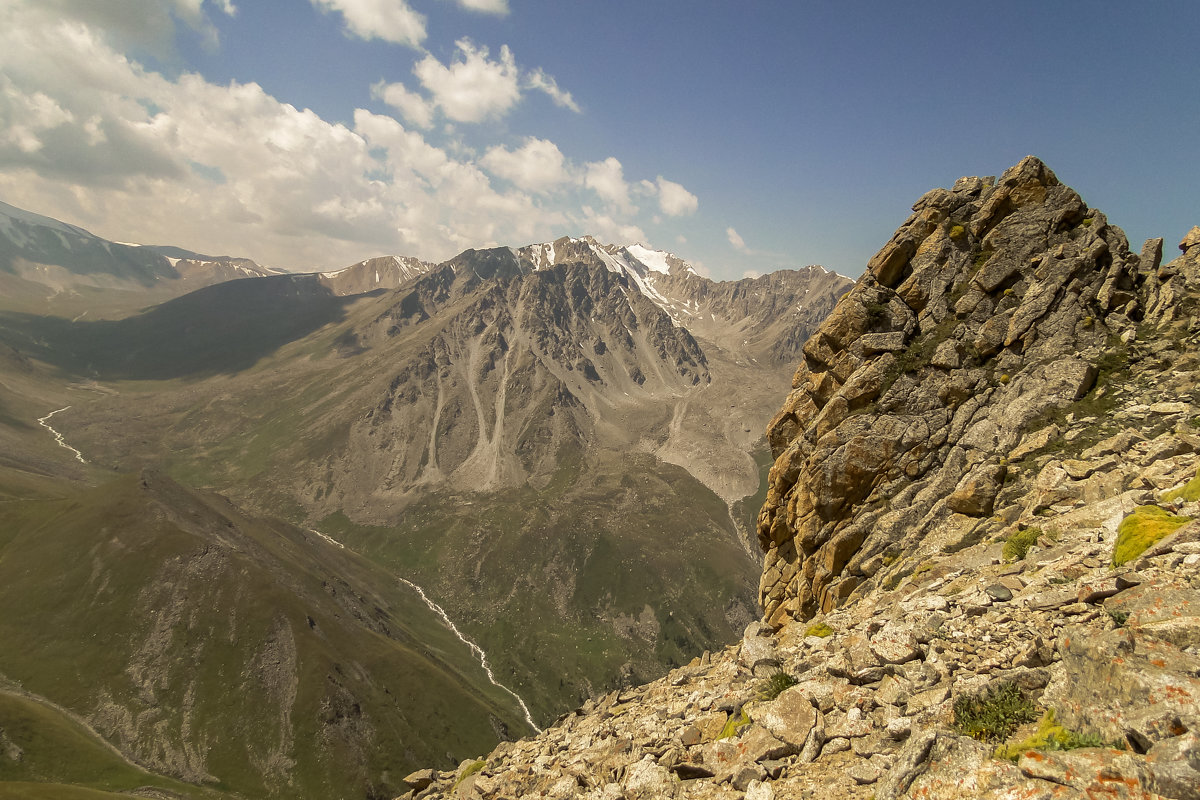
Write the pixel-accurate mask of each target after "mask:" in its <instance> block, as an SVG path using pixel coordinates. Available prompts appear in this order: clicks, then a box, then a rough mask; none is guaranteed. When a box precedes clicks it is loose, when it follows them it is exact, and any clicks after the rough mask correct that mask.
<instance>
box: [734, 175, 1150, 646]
mask: <svg viewBox="0 0 1200 800" xmlns="http://www.w3.org/2000/svg"><path fill="white" fill-rule="evenodd" d="M913 211H914V213H913V215H912V216H911V217H910V218H909V219H908V221H907V222H905V224H904V225H903V226H902V227H901V228H900V229H899V230H898V231H897V232H896V234H895V235H894V236H893V237H892V240H891V241H890V242H888V244H887V245H885V246H884V247H883V249H882V250H880V251H879V252H878V253H877V254H876V255H875V256H874V257H873V258H872V259H871V261H870V263H869V264H868V266H867V271H866V273H865V274H864V275H863V277H862V278H861V279H860V280H859V282H858V284H857V285H856V286H855V287H854V289H853V290H851V291H850V293H848V294H847V295H846V296H845V297H844V298H843V299H842V300H841V301H840V302H839V303H838V305H837V307H836V308H835V309H834V311H833V313H832V314H831V315H830V316H829V318H828V319H827V320H826V321H825V323H824V324H823V325H822V326H821V327H820V328H819V329H818V331H817V333H816V334H815V335H814V336H813V337H812V338H810V339H809V340H808V342H807V344H806V345H805V347H804V361H803V363H802V364H801V365H800V368H799V369H798V370H797V371H796V374H795V376H794V378H793V381H792V385H793V387H794V388H793V391H792V392H791V394H790V395H789V396H788V398H787V401H786V402H785V404H784V407H783V409H782V410H781V411H780V412H779V414H778V415H777V416H776V417H775V419H774V420H772V422H771V424H770V425H769V427H768V431H767V435H768V438H769V440H770V443H771V447H772V450H773V453H774V455H775V456H776V461H775V465H774V466H773V467H772V469H771V474H770V489H769V492H768V495H767V501H766V504H765V505H764V507H763V509H762V511H761V513H760V516H759V522H758V536H759V542H760V544H761V545H762V547H763V549H764V550H765V551H766V554H767V556H766V569H765V571H764V574H763V578H762V582H761V587H760V595H761V602H762V604H763V607H764V609H765V611H766V615H767V618H768V620H769V621H771V622H772V623H774V624H780V623H781V622H782V621H784V620H785V619H786V618H789V617H802V618H804V617H811V616H813V615H814V614H817V613H819V612H822V611H825V612H829V611H832V610H833V609H835V608H837V607H838V606H839V605H841V604H843V603H844V602H845V601H846V600H847V598H848V597H850V596H851V595H852V594H854V593H855V592H856V591H857V592H858V593H859V594H860V595H861V594H863V593H864V592H865V591H867V590H868V589H870V588H871V587H874V586H878V585H880V584H882V583H884V582H886V581H887V580H889V578H891V577H893V576H894V575H896V574H898V573H899V571H901V570H903V569H905V568H906V567H905V564H904V562H905V561H906V560H908V559H911V558H912V557H913V556H914V554H915V553H916V552H917V551H918V550H919V549H920V548H921V547H922V546H923V545H926V546H927V545H928V544H929V543H928V541H927V540H928V537H929V535H930V533H931V532H932V531H934V530H935V529H936V528H938V527H939V526H941V525H943V523H945V522H946V521H947V520H950V519H951V518H961V524H962V525H970V524H971V520H973V519H977V518H980V517H986V516H988V515H990V514H992V512H993V510H994V505H995V498H996V495H997V493H998V492H999V491H1000V489H1001V487H1002V486H1003V484H1004V481H1005V479H1006V467H1005V460H1006V459H1007V457H1008V456H1009V454H1010V453H1011V451H1012V450H1013V449H1014V448H1016V447H1017V446H1018V444H1019V443H1020V442H1021V441H1022V438H1023V437H1024V436H1025V434H1026V433H1029V432H1031V431H1034V430H1037V429H1038V428H1039V427H1044V425H1045V423H1046V420H1047V415H1049V414H1051V413H1052V412H1053V410H1054V409H1056V408H1061V407H1064V406H1066V405H1068V404H1071V403H1073V402H1075V401H1078V400H1080V399H1081V398H1083V397H1084V396H1086V395H1089V393H1092V392H1093V389H1094V388H1095V387H1096V379H1097V375H1098V374H1099V372H1100V370H1101V369H1102V368H1103V367H1105V366H1106V364H1107V362H1106V360H1105V359H1106V358H1109V359H1111V357H1112V354H1113V352H1114V350H1113V346H1114V343H1119V342H1121V341H1122V337H1124V339H1125V340H1128V339H1129V338H1131V337H1132V336H1134V335H1135V325H1136V321H1137V320H1138V319H1140V317H1141V315H1142V310H1143V309H1142V305H1141V304H1140V303H1139V300H1138V297H1137V289H1138V287H1139V285H1140V282H1141V280H1142V276H1141V275H1140V274H1139V271H1138V267H1139V259H1138V257H1137V256H1135V255H1133V254H1131V253H1130V252H1129V246H1128V242H1127V241H1126V239H1125V235H1124V234H1123V233H1122V232H1121V231H1120V229H1118V228H1116V227H1113V226H1110V225H1109V224H1108V223H1107V220H1106V219H1105V217H1104V215H1103V214H1102V213H1101V212H1099V211H1097V210H1095V209H1091V208H1088V207H1087V205H1086V204H1085V203H1084V202H1083V200H1081V199H1080V197H1079V195H1078V194H1076V193H1075V192H1074V191H1073V190H1072V189H1070V188H1069V187H1067V186H1064V185H1062V184H1061V183H1059V181H1058V179H1057V178H1056V177H1055V175H1054V173H1053V172H1051V171H1050V170H1049V169H1048V168H1047V167H1046V166H1045V165H1044V164H1042V163H1041V162H1040V161H1038V160H1037V159H1036V158H1033V157H1029V158H1026V159H1024V160H1023V161H1022V162H1021V163H1020V164H1017V165H1016V166H1014V167H1012V168H1011V169H1009V170H1008V171H1006V172H1005V173H1004V174H1003V175H1002V176H1001V177H1000V179H999V180H998V181H995V180H993V179H991V178H963V179H961V180H959V181H958V182H957V183H956V184H955V186H954V188H953V189H950V190H946V189H935V190H933V191H931V192H929V193H927V194H926V195H925V196H923V197H922V198H921V199H920V200H918V201H917V203H916V204H915V205H914V206H913ZM1097 391H1099V390H1097ZM943 544H946V542H941V543H938V546H941V545H943ZM909 568H911V567H909Z"/></svg>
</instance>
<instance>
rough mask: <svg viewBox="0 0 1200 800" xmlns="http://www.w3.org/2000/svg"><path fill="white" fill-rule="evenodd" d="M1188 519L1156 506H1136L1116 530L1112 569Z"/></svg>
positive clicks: (1143, 550)
mask: <svg viewBox="0 0 1200 800" xmlns="http://www.w3.org/2000/svg"><path fill="white" fill-rule="evenodd" d="M1190 520H1191V518H1190V517H1177V516H1175V515H1174V514H1171V513H1170V512H1168V511H1165V510H1164V509H1161V508H1159V507H1158V506H1138V507H1137V508H1135V509H1134V510H1133V513H1131V514H1129V516H1127V517H1125V519H1123V520H1121V525H1120V526H1119V527H1118V528H1117V544H1116V546H1115V547H1114V548H1113V559H1112V563H1113V566H1114V567H1119V566H1121V565H1122V564H1125V563H1128V562H1130V561H1132V560H1133V559H1135V558H1137V557H1138V556H1140V555H1141V554H1142V553H1144V552H1146V550H1147V549H1148V548H1149V547H1150V546H1151V545H1153V544H1154V543H1155V542H1157V541H1159V540H1160V539H1162V538H1163V537H1165V536H1167V535H1168V534H1170V533H1173V532H1174V531H1175V530H1176V529H1177V528H1179V527H1180V526H1182V525H1183V524H1184V523H1186V522H1189V521H1190Z"/></svg>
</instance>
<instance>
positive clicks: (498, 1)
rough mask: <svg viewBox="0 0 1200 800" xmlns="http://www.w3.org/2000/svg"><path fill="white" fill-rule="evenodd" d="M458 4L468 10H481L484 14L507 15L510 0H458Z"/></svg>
mask: <svg viewBox="0 0 1200 800" xmlns="http://www.w3.org/2000/svg"><path fill="white" fill-rule="evenodd" d="M457 1H458V4H459V5H460V6H462V7H463V8H465V9H467V10H468V11H479V12H481V13H484V14H496V15H497V16H501V17H502V16H505V15H506V14H508V0H457Z"/></svg>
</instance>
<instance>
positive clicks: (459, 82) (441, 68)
mask: <svg viewBox="0 0 1200 800" xmlns="http://www.w3.org/2000/svg"><path fill="white" fill-rule="evenodd" d="M455 46H456V47H457V48H458V52H459V56H460V57H459V58H458V59H457V60H455V61H454V62H452V63H451V64H450V66H446V65H444V64H442V63H441V62H440V61H438V60H437V59H436V58H434V57H433V55H427V56H425V58H423V59H421V60H420V61H419V62H417V65H416V66H415V67H413V73H414V74H415V75H416V76H417V79H418V80H419V81H420V82H421V85H422V86H424V87H425V89H426V91H428V92H429V93H430V94H431V95H432V96H433V102H434V103H436V104H437V106H438V107H439V108H441V109H442V113H444V114H445V115H446V116H447V117H449V118H450V119H452V120H454V121H455V122H483V121H484V120H486V119H491V118H496V117H502V116H504V115H505V114H507V113H508V111H509V110H510V109H511V108H512V107H513V106H514V105H516V104H517V101H518V100H520V99H521V90H520V87H519V84H518V75H519V73H518V70H517V63H516V59H514V58H513V54H512V51H511V50H509V49H508V45H504V46H503V47H501V48H500V60H499V61H491V60H489V59H488V49H487V48H486V47H476V46H475V45H474V44H473V43H472V42H471V41H470V40H468V39H459V40H458V41H457V42H455Z"/></svg>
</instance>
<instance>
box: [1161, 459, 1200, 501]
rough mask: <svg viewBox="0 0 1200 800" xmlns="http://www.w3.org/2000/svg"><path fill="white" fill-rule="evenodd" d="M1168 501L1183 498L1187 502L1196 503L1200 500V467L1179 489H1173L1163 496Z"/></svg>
mask: <svg viewBox="0 0 1200 800" xmlns="http://www.w3.org/2000/svg"><path fill="white" fill-rule="evenodd" d="M1162 499H1163V500H1164V501H1166V502H1168V503H1169V502H1171V501H1173V500H1182V501H1184V502H1185V503H1194V502H1196V501H1197V500H1200V467H1198V468H1197V469H1196V476H1195V477H1194V478H1192V479H1191V480H1190V481H1188V482H1187V483H1186V484H1184V485H1183V486H1180V487H1179V488H1178V489H1172V490H1171V491H1169V492H1167V493H1166V494H1164V495H1163V496H1162Z"/></svg>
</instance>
